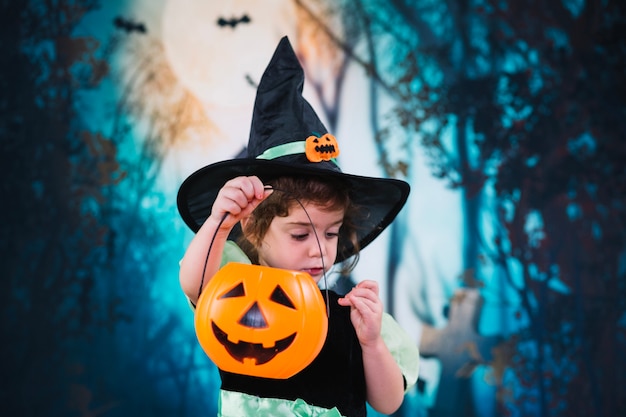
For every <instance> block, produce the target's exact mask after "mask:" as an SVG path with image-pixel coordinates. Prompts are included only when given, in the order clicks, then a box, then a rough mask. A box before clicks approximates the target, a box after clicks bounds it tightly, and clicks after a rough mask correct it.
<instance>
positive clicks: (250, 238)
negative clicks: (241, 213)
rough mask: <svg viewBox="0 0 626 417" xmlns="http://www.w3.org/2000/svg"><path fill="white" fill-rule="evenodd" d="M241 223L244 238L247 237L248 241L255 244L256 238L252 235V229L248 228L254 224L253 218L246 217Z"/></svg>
mask: <svg viewBox="0 0 626 417" xmlns="http://www.w3.org/2000/svg"><path fill="white" fill-rule="evenodd" d="M239 222H240V223H241V232H242V234H243V237H245V238H246V240H248V241H249V242H251V243H252V244H255V240H254V237H253V236H252V234H251V233H250V229H249V228H248V226H250V222H252V219H251V217H250V216H246V217H244V218H243V219H241V220H240V221H239Z"/></svg>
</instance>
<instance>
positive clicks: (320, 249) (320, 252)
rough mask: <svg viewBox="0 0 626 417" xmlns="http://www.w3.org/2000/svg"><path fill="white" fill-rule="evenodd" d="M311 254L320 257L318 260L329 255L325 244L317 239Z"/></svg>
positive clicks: (310, 251) (311, 248)
mask: <svg viewBox="0 0 626 417" xmlns="http://www.w3.org/2000/svg"><path fill="white" fill-rule="evenodd" d="M309 253H310V255H311V256H313V257H318V258H320V257H321V258H323V257H326V254H327V250H326V246H325V245H324V243H323V242H320V241H318V240H317V239H315V241H314V242H313V244H312V245H311V247H310V249H309Z"/></svg>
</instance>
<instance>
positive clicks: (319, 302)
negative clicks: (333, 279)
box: [195, 262, 328, 378]
mask: <svg viewBox="0 0 626 417" xmlns="http://www.w3.org/2000/svg"><path fill="white" fill-rule="evenodd" d="M195 327H196V335H197V337H198V341H199V342H200V345H201V346H202V348H203V349H204V351H205V352H206V354H207V355H208V356H209V357H210V358H211V360H213V362H214V363H215V364H216V365H217V366H218V368H220V369H222V370H224V371H227V372H232V373H238V374H243V375H250V376H258V377H264V378H289V377H290V376H293V375H295V374H296V373H298V372H299V371H301V370H302V369H304V368H305V367H306V366H307V365H309V364H310V363H311V362H312V361H313V359H315V357H316V356H317V354H318V353H319V351H320V350H321V349H322V346H323V345H324V341H325V339H326V333H327V331H328V317H327V315H326V305H325V303H324V299H323V297H322V293H321V292H320V290H319V288H318V287H317V284H316V283H315V281H314V280H313V279H312V278H311V276H310V275H308V274H306V273H304V272H299V271H288V270H284V269H277V268H270V267H267V266H259V265H247V264H239V263H234V262H231V263H228V264H226V265H225V266H224V267H223V268H222V269H220V271H219V272H218V273H217V274H216V275H215V276H214V277H213V278H212V279H211V280H210V281H209V283H208V284H207V285H206V287H205V288H204V290H203V292H202V294H201V296H200V298H199V299H198V303H197V305H196V317H195Z"/></svg>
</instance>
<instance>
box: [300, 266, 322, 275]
mask: <svg viewBox="0 0 626 417" xmlns="http://www.w3.org/2000/svg"><path fill="white" fill-rule="evenodd" d="M304 272H306V273H308V274H309V275H311V276H312V277H316V276H319V275H322V274H323V273H324V269H323V268H309V269H305V270H304Z"/></svg>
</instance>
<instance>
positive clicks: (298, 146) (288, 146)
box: [256, 140, 306, 159]
mask: <svg viewBox="0 0 626 417" xmlns="http://www.w3.org/2000/svg"><path fill="white" fill-rule="evenodd" d="M305 149H306V142H305V141H303V140H302V141H299V142H287V143H283V144H282V145H278V146H274V147H273V148H269V149H266V150H265V152H263V153H262V154H261V155H259V156H257V157H256V158H257V159H276V158H279V157H281V156H287V155H295V154H299V153H304V152H305Z"/></svg>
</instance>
